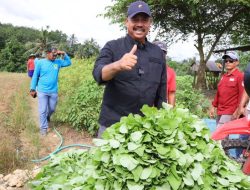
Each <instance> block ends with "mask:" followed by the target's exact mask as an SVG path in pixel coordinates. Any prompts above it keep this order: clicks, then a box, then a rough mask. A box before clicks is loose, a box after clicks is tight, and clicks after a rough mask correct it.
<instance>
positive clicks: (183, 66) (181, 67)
mask: <svg viewBox="0 0 250 190" xmlns="http://www.w3.org/2000/svg"><path fill="white" fill-rule="evenodd" d="M167 64H168V65H169V66H170V67H171V68H173V69H174V70H175V73H176V75H177V76H183V75H188V74H190V72H191V71H190V65H191V63H189V62H185V61H183V62H182V63H180V62H178V61H172V60H169V61H168V62H167Z"/></svg>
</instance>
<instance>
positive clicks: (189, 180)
mask: <svg viewBox="0 0 250 190" xmlns="http://www.w3.org/2000/svg"><path fill="white" fill-rule="evenodd" d="M183 181H184V183H185V184H186V185H187V186H194V180H193V179H192V176H191V175H190V173H188V174H187V175H186V176H185V177H183Z"/></svg>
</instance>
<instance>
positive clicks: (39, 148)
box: [0, 73, 92, 165]
mask: <svg viewBox="0 0 250 190" xmlns="http://www.w3.org/2000/svg"><path fill="white" fill-rule="evenodd" d="M29 81H30V79H29V78H28V77H27V76H26V74H20V73H18V74H17V73H0V84H1V92H0V113H1V115H0V127H1V122H3V121H4V119H6V118H4V117H5V115H6V114H8V113H9V112H10V111H11V110H10V108H9V101H10V100H9V99H10V97H11V96H13V95H14V94H15V93H16V91H17V89H18V88H19V87H20V85H22V84H24V83H25V85H26V86H27V96H29ZM28 101H29V104H30V109H31V110H30V113H27V114H29V115H30V120H32V122H33V124H35V125H34V126H36V127H37V128H36V129H35V130H34V132H33V133H31V134H27V133H25V132H23V133H22V134H20V143H21V146H22V149H23V150H25V151H24V152H32V154H33V155H36V156H35V157H36V158H37V159H39V158H43V157H45V156H47V155H49V154H50V153H52V152H53V151H54V150H56V148H57V147H58V145H59V144H60V138H59V137H58V135H57V134H56V132H55V131H54V130H53V128H54V127H56V129H57V130H58V132H59V133H60V134H61V135H62V137H63V140H64V143H63V145H71V144H86V145H92V137H91V136H90V135H88V134H87V133H86V132H77V131H75V130H74V129H73V128H71V127H70V126H68V125H66V124H60V125H59V124H58V123H55V122H53V116H52V119H51V120H52V122H51V123H50V130H49V133H48V135H47V136H45V137H43V136H40V135H39V114H38V99H37V98H32V97H31V96H29V97H28ZM59 101H60V100H59ZM4 113H6V114H4ZM0 136H4V134H1V135H0ZM30 136H33V141H34V137H38V139H37V142H36V143H34V142H32V138H30ZM0 146H1V145H0ZM35 146H36V147H35ZM67 150H69V149H65V150H63V151H67ZM44 163H46V162H41V163H39V164H38V165H43V164H44Z"/></svg>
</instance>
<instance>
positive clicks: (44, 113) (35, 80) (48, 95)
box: [30, 48, 71, 136]
mask: <svg viewBox="0 0 250 190" xmlns="http://www.w3.org/2000/svg"><path fill="white" fill-rule="evenodd" d="M46 53H47V55H46V56H47V57H46V58H45V59H38V60H36V66H35V70H34V74H33V77H32V80H31V84H30V95H31V96H32V97H36V94H37V96H38V110H39V115H40V133H41V135H43V136H44V135H46V134H47V130H48V122H49V121H50V116H51V115H52V113H53V112H54V111H55V109H56V104H57V98H58V74H59V70H60V69H61V68H62V67H68V66H70V65H71V60H70V58H69V56H68V55H67V54H66V53H65V52H64V51H59V50H57V49H56V48H48V49H47V50H46ZM58 54H60V55H63V59H56V58H57V55H58ZM36 89H37V92H38V93H37V92H36Z"/></svg>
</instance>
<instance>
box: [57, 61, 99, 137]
mask: <svg viewBox="0 0 250 190" xmlns="http://www.w3.org/2000/svg"><path fill="white" fill-rule="evenodd" d="M93 62H94V61H93V58H91V59H86V60H75V59H74V60H73V64H72V66H71V67H68V68H66V69H65V70H62V72H61V73H60V77H59V81H60V83H59V84H60V88H59V97H60V101H59V104H58V109H57V111H56V114H55V118H56V120H57V121H61V122H66V123H69V124H71V125H72V126H73V127H74V128H75V129H77V130H83V129H86V130H87V131H88V132H89V133H90V134H92V135H93V134H95V133H96V131H97V128H98V117H99V112H100V107H101V100H102V96H103V87H101V86H98V85H97V84H96V82H95V81H94V79H93V77H92V70H93V66H94V64H93Z"/></svg>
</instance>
